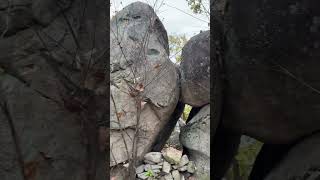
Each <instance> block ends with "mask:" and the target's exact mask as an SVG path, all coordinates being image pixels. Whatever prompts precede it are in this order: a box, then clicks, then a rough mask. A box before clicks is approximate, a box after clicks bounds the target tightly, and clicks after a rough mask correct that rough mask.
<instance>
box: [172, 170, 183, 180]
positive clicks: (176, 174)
mask: <svg viewBox="0 0 320 180" xmlns="http://www.w3.org/2000/svg"><path fill="white" fill-rule="evenodd" d="M171 174H172V177H173V179H174V180H180V178H181V177H180V173H179V171H178V170H174V171H172V172H171Z"/></svg>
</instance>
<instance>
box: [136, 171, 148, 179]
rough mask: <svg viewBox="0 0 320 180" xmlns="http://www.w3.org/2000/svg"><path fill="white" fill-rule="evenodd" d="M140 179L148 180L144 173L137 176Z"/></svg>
mask: <svg viewBox="0 0 320 180" xmlns="http://www.w3.org/2000/svg"><path fill="white" fill-rule="evenodd" d="M137 176H138V178H140V179H148V176H147V175H146V174H145V173H144V172H143V173H140V174H137Z"/></svg>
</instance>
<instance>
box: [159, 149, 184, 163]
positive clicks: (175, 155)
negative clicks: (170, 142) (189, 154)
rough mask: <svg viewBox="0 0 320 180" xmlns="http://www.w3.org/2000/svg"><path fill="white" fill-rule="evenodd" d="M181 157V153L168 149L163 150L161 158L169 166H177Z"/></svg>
mask: <svg viewBox="0 0 320 180" xmlns="http://www.w3.org/2000/svg"><path fill="white" fill-rule="evenodd" d="M181 156H182V151H179V150H177V149H175V148H172V147H169V148H167V149H164V150H163V157H164V159H165V160H167V161H168V162H169V163H170V164H179V162H180V160H181Z"/></svg>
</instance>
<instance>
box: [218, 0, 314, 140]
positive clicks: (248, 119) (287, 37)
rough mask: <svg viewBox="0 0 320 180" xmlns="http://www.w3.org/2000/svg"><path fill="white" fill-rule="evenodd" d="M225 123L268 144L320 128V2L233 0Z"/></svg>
mask: <svg viewBox="0 0 320 180" xmlns="http://www.w3.org/2000/svg"><path fill="white" fill-rule="evenodd" d="M228 3H229V5H228V7H227V10H226V14H225V17H224V22H225V25H224V29H225V33H226V36H225V38H226V45H225V60H224V62H225V67H224V69H225V74H226V91H225V93H226V94H225V97H226V98H225V102H224V104H225V106H224V114H223V117H224V120H223V124H224V126H225V127H228V128H230V129H233V130H234V131H237V132H239V133H244V134H246V135H249V136H251V137H254V138H256V139H258V140H260V141H262V142H266V143H290V142H293V141H295V140H297V139H298V138H300V137H303V136H305V135H308V134H310V133H312V132H315V131H317V130H319V129H320V121H319V118H318V117H319V115H320V109H319V108H318V104H319V101H320V96H319V91H318V90H319V89H320V76H319V68H318V67H319V58H320V47H319V42H320V33H319V27H320V26H319V20H318V19H319V17H320V11H319V7H320V1H318V0H303V1H298V0H293V1H292V0H290V1H289V0H283V1H278V0H255V1H252V0H244V1H238V0H230V1H228Z"/></svg>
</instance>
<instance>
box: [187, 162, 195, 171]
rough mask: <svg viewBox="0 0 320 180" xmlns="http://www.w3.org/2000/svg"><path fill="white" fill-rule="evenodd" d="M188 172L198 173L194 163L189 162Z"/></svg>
mask: <svg viewBox="0 0 320 180" xmlns="http://www.w3.org/2000/svg"><path fill="white" fill-rule="evenodd" d="M187 171H188V172H189V173H194V172H195V171H196V166H195V164H194V162H193V161H189V164H188V168H187Z"/></svg>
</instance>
